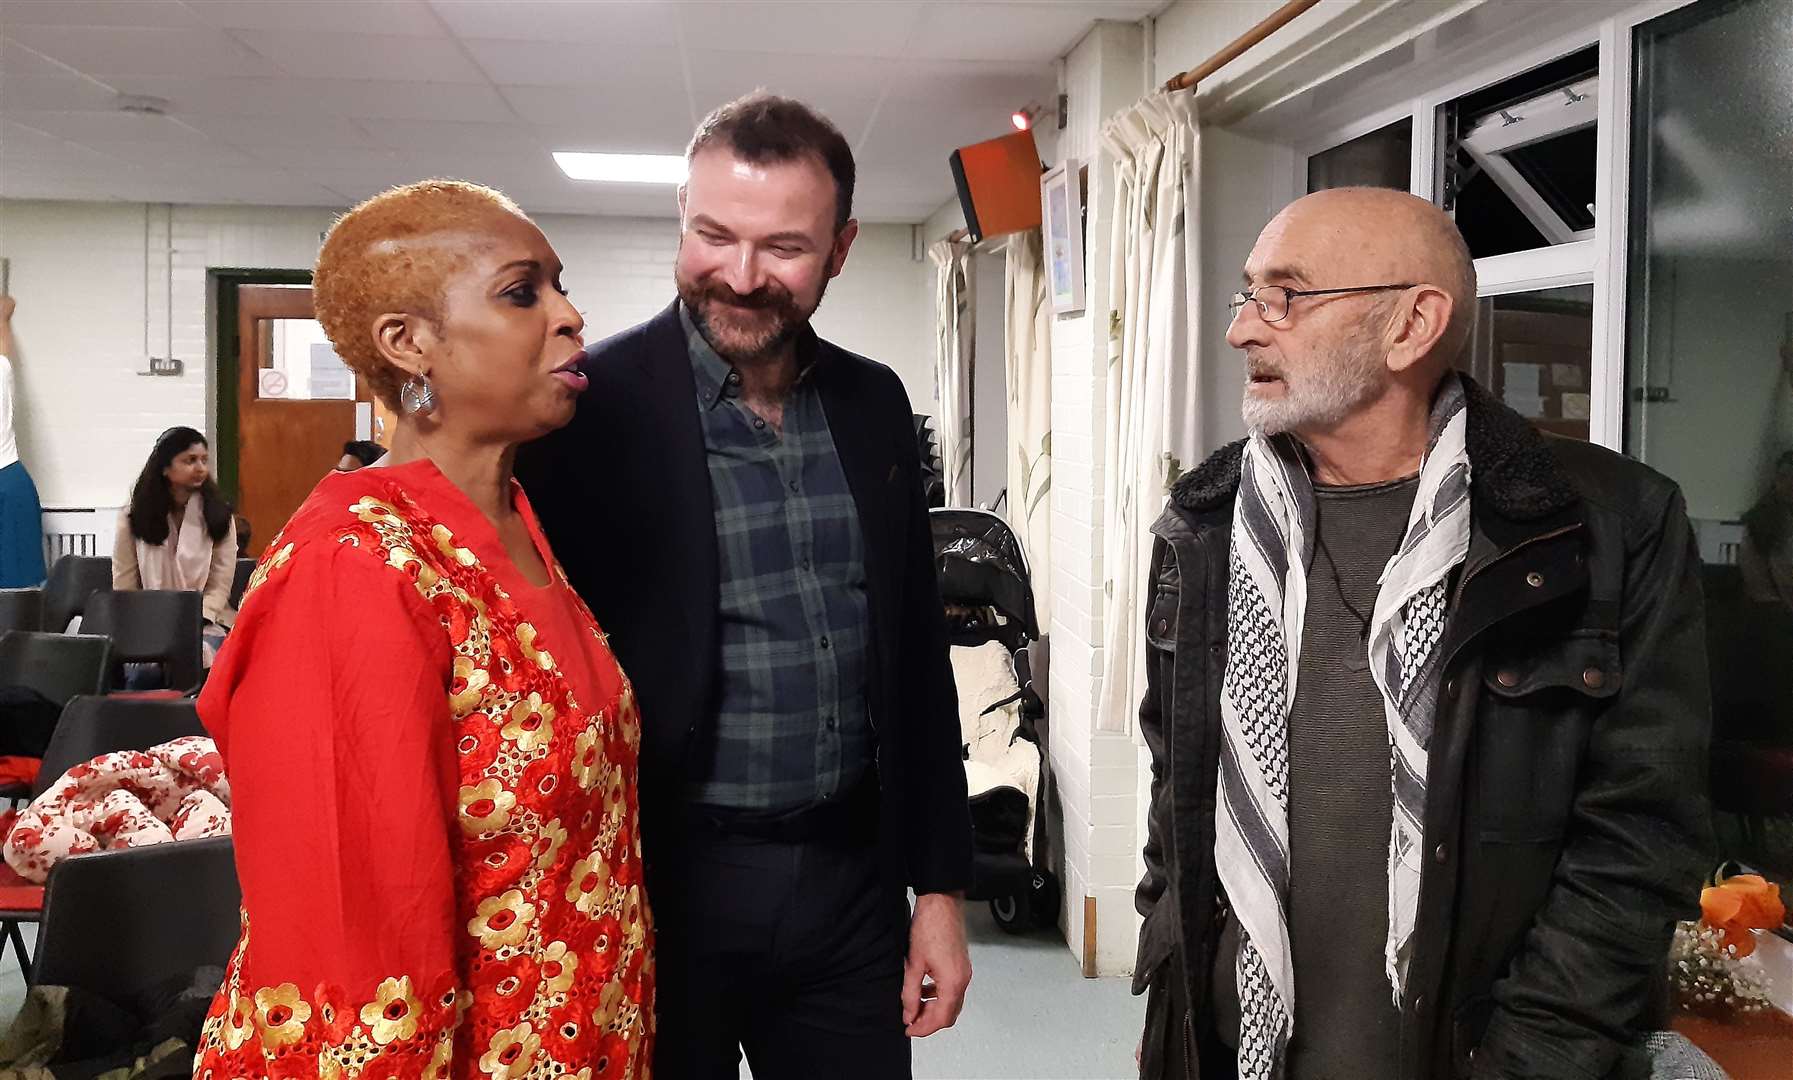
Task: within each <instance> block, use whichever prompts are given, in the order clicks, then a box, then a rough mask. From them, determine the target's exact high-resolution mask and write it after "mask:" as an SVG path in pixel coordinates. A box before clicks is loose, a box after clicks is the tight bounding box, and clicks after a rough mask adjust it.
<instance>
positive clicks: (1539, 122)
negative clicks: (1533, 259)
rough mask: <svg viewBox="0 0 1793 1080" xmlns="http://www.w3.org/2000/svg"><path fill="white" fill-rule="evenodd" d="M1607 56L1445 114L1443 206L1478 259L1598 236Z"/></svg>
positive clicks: (1466, 99)
mask: <svg viewBox="0 0 1793 1080" xmlns="http://www.w3.org/2000/svg"><path fill="white" fill-rule="evenodd" d="M1599 65H1600V56H1599V50H1598V49H1592V48H1590V49H1584V50H1582V51H1581V52H1578V53H1575V54H1574V55H1572V56H1566V57H1564V58H1562V59H1561V60H1556V61H1553V62H1551V63H1549V64H1545V65H1543V66H1542V67H1538V68H1534V69H1532V70H1531V71H1527V72H1525V73H1523V74H1520V75H1516V76H1514V77H1513V78H1511V79H1507V80H1505V81H1503V82H1499V83H1496V84H1494V85H1493V86H1490V87H1487V88H1485V89H1483V90H1478V91H1476V92H1475V93H1473V94H1466V95H1464V96H1463V97H1460V98H1458V99H1456V100H1455V101H1452V102H1450V103H1448V104H1446V105H1444V106H1443V107H1442V108H1441V109H1440V110H1439V140H1440V143H1441V146H1440V151H1441V152H1440V163H1441V165H1440V167H1441V171H1442V175H1441V177H1440V185H1439V191H1440V192H1441V205H1442V206H1443V207H1444V208H1445V209H1446V210H1447V211H1449V212H1450V213H1451V215H1452V216H1453V217H1455V218H1456V220H1457V227H1458V228H1459V229H1461V230H1462V231H1463V238H1464V239H1465V240H1467V241H1468V242H1469V251H1470V254H1472V255H1473V256H1475V257H1476V258H1478V259H1481V258H1486V257H1488V256H1490V255H1506V254H1509V253H1511V252H1515V251H1530V250H1532V249H1534V248H1542V247H1552V246H1555V245H1557V244H1568V243H1573V242H1575V241H1577V240H1586V239H1589V238H1591V237H1592V236H1593V230H1594V144H1595V132H1596V122H1597V119H1598V112H1599V104H1600V69H1599Z"/></svg>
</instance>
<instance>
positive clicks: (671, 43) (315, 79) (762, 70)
mask: <svg viewBox="0 0 1793 1080" xmlns="http://www.w3.org/2000/svg"><path fill="white" fill-rule="evenodd" d="M1163 6H1164V3H1163V0H1079V2H1066V0H1053V2H1031V3H1022V2H992V3H969V2H922V0H830V2H823V0H783V2H761V0H721V2H698V0H0V196H4V197H8V198H43V199H99V200H111V199H118V200H127V201H132V202H178V203H251V204H261V205H282V206H343V205H347V204H350V203H352V202H355V201H357V200H360V199H362V198H365V197H367V196H368V195H371V194H373V193H374V192H376V191H379V190H380V189H382V188H385V187H388V186H390V185H392V184H397V183H403V182H406V181H410V180H416V179H420V178H423V177H426V176H456V177H464V178H467V179H472V180H478V181H480V182H483V183H487V184H491V185H494V186H496V187H499V188H501V189H503V190H504V191H506V192H508V193H509V194H511V195H512V196H513V197H514V198H516V199H517V200H518V201H519V202H520V203H522V204H523V205H524V206H525V207H526V208H527V209H530V210H532V211H535V212H538V213H539V212H564V213H587V214H651V215H662V214H670V213H671V212H672V195H671V193H670V192H669V191H668V190H667V189H665V188H654V187H642V186H638V185H618V184H589V183H577V182H575V181H572V180H568V179H566V178H565V177H564V176H562V175H561V173H560V171H559V169H557V168H556V167H555V165H554V163H553V161H552V160H551V159H550V157H549V152H550V151H551V150H592V151H611V152H636V153H677V152H679V151H681V150H683V149H684V145H685V142H686V140H687V139H688V138H689V137H690V134H691V130H692V128H693V127H694V126H695V124H696V121H697V120H698V119H699V118H701V117H702V116H703V115H704V114H705V113H706V112H708V111H709V110H710V109H711V108H712V107H714V106H716V105H718V104H721V103H722V102H723V101H726V100H728V99H729V98H732V97H734V96H736V95H739V94H742V93H746V92H747V91H750V90H752V89H754V88H756V87H759V86H765V87H768V88H770V89H772V90H775V91H778V92H782V93H786V94H790V95H792V96H795V97H800V98H803V99H804V100H806V101H808V102H810V103H811V104H813V105H815V106H816V107H818V108H820V109H821V110H822V111H823V112H824V113H826V114H828V115H829V116H830V117H831V118H832V119H833V120H834V121H835V123H836V124H838V125H839V126H840V128H841V130H842V131H843V132H845V134H846V136H847V138H848V140H849V141H851V143H852V144H853V148H854V151H855V153H856V154H857V156H858V160H859V193H858V198H857V204H858V205H857V210H858V211H859V216H860V217H861V218H862V219H863V220H867V221H896V222H914V221H920V220H922V219H924V218H926V217H927V216H928V215H929V214H930V213H932V212H933V211H934V210H936V209H938V208H939V206H940V205H941V204H942V203H943V202H945V201H946V200H947V199H949V198H950V197H951V196H952V180H951V175H950V173H949V171H948V168H947V164H946V159H947V155H948V154H949V153H951V151H952V150H953V149H954V148H955V147H958V146H962V145H965V144H967V143H972V142H977V141H980V140H982V139H987V138H991V137H994V136H996V135H1000V134H1003V133H1005V132H1007V131H1009V130H1011V129H1010V128H1009V122H1008V116H1009V113H1010V112H1011V111H1013V110H1014V109H1016V108H1019V107H1021V106H1024V105H1027V104H1030V103H1038V104H1043V105H1048V106H1050V104H1051V103H1052V102H1053V101H1054V100H1055V97H1056V91H1055V74H1054V70H1053V61H1054V60H1055V59H1056V58H1057V57H1058V56H1061V55H1063V54H1064V53H1065V52H1066V51H1067V50H1068V49H1069V48H1070V47H1071V46H1072V45H1073V44H1075V43H1076V41H1077V39H1078V38H1080V37H1081V36H1082V35H1083V34H1084V32H1085V31H1086V30H1087V29H1088V28H1089V26H1090V25H1091V23H1092V22H1094V21H1095V20H1097V19H1138V18H1141V17H1143V16H1145V15H1148V14H1151V13H1153V12H1155V11H1156V10H1158V9H1159V8H1162V7H1163ZM120 94H147V95H152V96H154V97H158V98H162V99H165V100H166V101H167V102H168V103H169V108H168V111H167V114H166V115H165V116H146V115H139V114H132V113H126V112H121V111H120V110H119V109H118V107H117V97H118V95H120Z"/></svg>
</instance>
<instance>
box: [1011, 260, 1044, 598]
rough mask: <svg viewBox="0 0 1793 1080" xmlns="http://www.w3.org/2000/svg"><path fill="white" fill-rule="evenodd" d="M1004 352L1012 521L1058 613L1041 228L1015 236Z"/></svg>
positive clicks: (1038, 591)
mask: <svg viewBox="0 0 1793 1080" xmlns="http://www.w3.org/2000/svg"><path fill="white" fill-rule="evenodd" d="M1003 285H1004V288H1003V293H1004V295H1003V311H1004V314H1005V316H1006V332H1005V333H1004V334H1003V360H1004V370H1005V376H1006V385H1007V388H1008V399H1009V410H1008V411H1009V437H1008V448H1007V451H1008V485H1009V486H1008V500H1007V503H1006V504H1005V506H1004V510H1005V511H1006V512H1007V513H1006V514H1005V516H1006V517H1007V518H1008V523H1009V527H1010V528H1011V529H1013V530H1014V531H1015V535H1016V536H1017V537H1019V538H1020V540H1021V548H1022V550H1024V551H1025V552H1027V564H1028V571H1029V576H1030V577H1031V578H1032V579H1033V602H1034V613H1035V615H1036V616H1038V618H1039V623H1040V629H1041V632H1042V633H1044V632H1045V629H1046V627H1048V626H1050V625H1051V621H1052V574H1051V569H1050V568H1051V560H1050V552H1051V547H1052V532H1051V521H1052V500H1051V499H1050V498H1049V497H1048V496H1049V495H1050V494H1051V491H1052V309H1051V306H1050V305H1049V304H1048V303H1047V302H1046V262H1045V257H1044V254H1043V252H1042V245H1041V240H1040V230H1038V229H1031V230H1029V231H1027V232H1024V233H1018V234H1016V235H1015V236H1014V237H1013V238H1011V239H1010V240H1009V244H1008V266H1007V268H1006V270H1005V272H1004V279H1003Z"/></svg>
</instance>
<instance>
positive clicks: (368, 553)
mask: <svg viewBox="0 0 1793 1080" xmlns="http://www.w3.org/2000/svg"><path fill="white" fill-rule="evenodd" d="M560 270H561V267H560V259H559V257H558V256H556V255H555V253H554V249H553V248H552V247H550V246H549V244H548V241H547V239H546V238H545V237H544V236H543V235H542V233H541V231H540V230H539V229H537V228H536V227H535V225H534V223H532V222H531V221H530V220H529V219H528V218H527V217H525V216H524V215H523V212H522V211H521V210H519V209H517V207H516V205H515V204H514V203H512V202H511V201H510V200H509V199H507V198H505V197H504V196H503V195H500V194H498V193H497V192H495V191H491V190H489V189H487V188H482V187H478V186H475V185H472V184H463V183H458V182H454V181H444V180H432V181H426V182H424V183H420V184H412V185H409V186H407V187H402V188H396V189H393V190H391V191H387V192H385V193H383V194H380V195H377V196H375V197H374V198H372V199H370V200H369V201H367V202H365V203H363V204H361V205H360V206H358V207H356V208H355V209H354V210H351V211H350V212H349V213H348V214H347V215H346V216H345V217H343V218H342V219H341V220H340V221H338V222H337V223H336V225H335V227H334V228H332V229H331V230H330V233H329V235H328V237H327V238H326V239H325V241H324V247H323V250H322V251H321V252H320V253H319V255H318V261H317V270H316V274H315V277H314V284H313V286H312V288H313V296H314V298H315V302H316V305H317V312H318V319H319V321H320V322H322V323H323V325H324V330H325V332H326V333H327V334H328V335H329V337H330V341H331V343H332V344H333V345H334V346H335V347H336V352H337V355H339V356H341V357H342V358H343V361H344V362H345V363H347V364H348V365H349V366H350V367H351V368H353V369H354V370H355V372H356V373H357V374H358V375H359V376H360V377H361V378H362V379H363V380H365V381H366V383H367V385H368V386H369V387H370V388H371V389H372V390H373V391H374V393H376V394H377V395H379V397H380V398H381V399H382V400H383V401H385V402H386V403H387V404H388V405H390V406H393V407H395V408H397V409H398V410H399V417H398V420H397V421H396V424H395V427H394V435H393V445H392V452H391V453H390V454H389V455H388V456H387V457H386V458H385V459H384V460H383V461H381V463H380V467H379V468H373V469H359V470H356V471H354V472H332V473H330V474H329V475H327V476H325V477H324V479H323V480H322V481H321V482H320V483H319V484H318V486H317V489H316V490H315V491H313V492H312V494H311V496H310V498H309V499H307V500H306V502H305V505H304V506H302V507H300V509H299V511H298V513H296V514H294V515H293V518H292V520H291V521H289V522H287V523H286V527H285V528H284V529H282V530H281V532H280V534H279V535H278V536H277V537H275V539H274V540H273V542H272V543H271V544H270V545H269V547H268V550H267V552H266V554H264V555H263V556H262V559H261V564H260V565H259V566H258V567H257V568H256V572H255V575H254V577H253V578H251V580H250V584H249V590H248V592H247V594H246V595H245V597H244V600H243V603H242V618H241V619H239V620H238V622H237V628H236V630H235V632H233V633H232V634H231V638H230V641H229V643H228V644H226V645H225V647H224V651H223V652H222V653H221V654H220V656H219V659H218V665H217V667H216V668H214V669H213V671H212V676H211V678H210V679H209V680H208V681H207V683H206V687H205V691H204V693H203V694H202V695H201V696H200V699H199V714H200V718H201V719H202V720H203V721H204V722H205V726H206V728H207V729H208V730H209V731H210V732H211V733H212V735H213V737H214V738H216V740H217V743H218V748H219V750H220V752H221V753H222V754H223V756H224V767H225V771H226V773H227V775H229V777H230V787H231V797H232V832H233V835H234V837H235V846H236V860H237V874H238V878H239V880H240V882H241V884H242V890H243V936H242V939H241V941H240V943H239V944H238V946H237V949H236V952H235V954H234V955H233V956H232V958H231V960H230V964H229V967H228V969H227V970H226V973H225V978H224V985H223V987H222V988H221V989H220V990H219V993H218V997H217V1000H216V1001H215V1002H214V1003H213V1005H212V1010H211V1014H210V1016H209V1017H207V1019H206V1023H205V1028H204V1030H203V1033H202V1035H201V1040H200V1048H199V1055H198V1060H197V1062H196V1064H195V1069H194V1071H195V1075H196V1076H199V1077H269V1076H273V1075H279V1076H298V1075H306V1076H319V1075H325V1076H329V1075H337V1074H339V1073H340V1072H341V1070H342V1067H343V1066H344V1065H345V1064H352V1065H353V1066H354V1067H355V1068H358V1069H359V1070H360V1075H361V1076H363V1077H372V1076H381V1077H392V1076H397V1077H438V1078H449V1077H456V1078H470V1080H471V1078H480V1080H486V1078H488V1077H496V1078H500V1080H504V1078H517V1077H523V1076H560V1075H565V1076H569V1077H571V1076H584V1077H588V1078H591V1080H599V1078H605V1080H611V1078H620V1080H639V1078H641V1077H645V1076H646V1075H647V1070H648V1063H649V1061H650V1060H651V1046H650V1043H651V1041H652V1033H651V1029H652V1025H653V985H654V984H653V963H652V953H651V950H652V938H651V932H650V930H649V916H648V909H647V906H646V898H645V896H644V895H643V886H642V866H641V847H640V842H639V839H638V836H639V832H638V827H637V821H638V805H639V804H638V801H637V797H636V780H635V778H636V760H637V755H638V754H639V752H640V745H641V723H640V720H639V719H638V717H637V715H636V711H635V703H634V694H633V692H632V691H631V690H630V688H629V684H628V681H627V680H626V679H625V678H624V677H623V673H622V671H621V670H620V669H619V668H618V666H617V663H616V659H615V658H614V657H613V656H612V655H611V652H610V648H609V645H608V644H607V643H606V641H605V639H604V636H603V634H602V633H601V632H600V631H599V630H598V627H597V624H596V623H594V622H593V621H592V617H591V613H590V612H589V611H587V610H586V608H585V605H584V604H583V603H581V602H580V600H579V598H578V596H577V594H575V593H574V592H573V590H572V588H571V586H569V585H568V584H567V580H566V576H565V574H563V573H562V572H561V570H560V567H559V565H558V564H557V563H556V562H555V559H554V556H553V553H552V552H550V551H549V549H548V545H547V541H546V540H544V539H543V537H542V533H541V530H540V528H539V527H538V526H537V524H536V520H535V516H534V515H533V513H532V512H531V511H530V509H529V503H528V501H527V500H526V499H525V498H524V495H523V492H522V490H521V489H520V488H519V487H518V486H517V484H516V482H515V481H514V480H512V479H511V463H512V460H513V458H514V456H515V453H516V448H517V446H518V445H519V444H521V443H523V442H527V441H529V440H532V439H536V438H539V437H541V436H543V435H546V434H547V433H548V432H551V431H553V430H555V429H556V428H559V427H561V426H563V425H565V424H566V423H567V422H568V421H569V420H571V419H572V417H573V409H574V406H575V404H576V402H577V399H578V396H579V393H580V392H581V391H583V390H584V389H585V387H586V378H585V376H584V374H583V373H581V372H580V370H579V363H580V361H581V359H582V358H583V356H584V353H583V349H582V340H581V337H580V334H581V332H582V330H583V329H584V325H585V322H584V320H583V319H582V318H581V317H580V315H579V313H578V312H577V311H576V310H574V308H573V306H572V305H571V304H570V303H568V302H567V299H566V296H565V294H564V293H563V292H562V290H561V288H560ZM618 527H619V528H624V527H627V526H626V524H623V523H619V524H618ZM618 572H619V573H625V572H627V568H623V567H619V568H618Z"/></svg>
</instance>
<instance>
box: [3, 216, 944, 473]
mask: <svg viewBox="0 0 1793 1080" xmlns="http://www.w3.org/2000/svg"><path fill="white" fill-rule="evenodd" d="M334 216H335V214H334V212H332V211H329V210H317V209H286V208H265V207H216V206H212V207H208V206H174V207H169V206H165V205H151V206H145V205H142V204H121V203H84V202H21V201H11V200H0V256H5V257H7V258H9V259H10V260H11V261H12V282H11V287H12V292H13V295H14V296H15V297H17V299H18V302H19V309H18V313H17V315H16V316H15V320H14V322H15V328H16V330H17V337H18V340H19V352H20V356H19V364H18V369H19V392H18V408H17V415H16V418H17V422H18V426H19V431H20V436H21V438H20V452H21V454H22V456H23V457H24V459H25V460H26V462H27V463H28V466H29V468H30V469H31V472H32V475H33V477H34V478H35V479H36V481H37V485H38V489H39V491H40V492H41V493H42V495H43V499H44V503H45V505H48V506H95V505H98V506H113V505H117V504H118V503H120V502H122V501H123V500H124V498H125V494H126V489H127V488H128V487H129V484H130V482H131V480H132V479H133V478H134V477H135V475H136V472H137V470H138V469H139V468H141V466H142V463H143V459H144V457H145V456H146V455H147V454H148V452H149V446H150V444H151V443H152V442H153V441H154V439H155V436H156V435H157V434H158V433H160V432H161V431H162V430H163V429H165V428H167V427H169V426H171V425H174V424H189V425H192V426H194V427H197V428H200V429H201V430H204V431H210V430H212V429H213V420H214V417H212V416H211V413H212V410H213V402H214V401H215V393H214V392H213V388H212V379H213V373H212V357H213V356H214V355H215V353H214V348H213V343H212V342H211V341H210V340H209V338H210V315H209V314H208V312H209V308H210V301H209V298H208V297H207V295H206V271H207V270H208V269H210V268H227V267H237V268H244V267H248V268H280V269H306V268H309V267H310V266H311V264H312V261H313V259H314V258H315V257H316V255H317V248H318V243H319V238H320V234H321V233H322V232H323V231H324V230H325V229H327V228H328V227H329V225H330V222H331V220H332V219H333V218H334ZM540 224H541V225H542V228H543V231H544V232H546V233H547V235H548V239H549V240H550V241H551V242H552V243H553V244H554V245H555V248H556V249H557V250H558V251H559V253H560V256H561V258H562V260H564V262H565V263H566V267H567V270H566V276H565V281H566V285H567V287H568V289H569V290H570V291H571V293H572V295H573V299H574V302H575V303H576V304H578V305H579V307H580V309H581V310H582V311H584V312H585V315H586V320H587V327H586V337H587V339H588V340H593V341H595V340H598V339H599V338H602V337H604V336H606V335H608V334H610V333H614V332H615V331H617V330H621V329H623V328H625V327H628V326H631V325H633V324H635V323H637V322H640V321H642V320H644V319H647V318H649V317H651V316H652V315H654V314H655V313H656V312H658V311H659V310H660V309H661V308H662V307H664V306H665V305H666V304H667V303H668V302H669V301H670V300H671V299H672V296H673V289H672V260H673V255H674V252H675V250H676V247H677V243H678V228H677V225H676V223H675V222H674V221H672V220H671V219H670V218H668V219H650V218H599V217H576V216H562V215H547V216H543V217H542V218H541V219H540ZM931 312H932V291H931V287H930V286H929V284H928V280H927V278H926V276H925V275H924V274H923V272H922V270H921V268H920V267H919V266H918V265H917V264H916V263H915V262H914V260H913V258H912V256H911V253H910V230H909V227H908V226H903V225H870V226H866V227H865V228H863V229H862V230H861V232H860V237H859V240H858V242H857V243H856V244H855V245H854V248H853V251H852V254H851V256H850V258H849V259H848V263H847V269H846V271H845V273H843V274H842V276H841V277H840V278H838V279H837V280H836V281H835V282H834V283H833V285H832V286H831V287H830V289H829V291H828V295H827V298H826V299H825V301H824V302H823V305H822V308H821V310H820V311H819V312H817V315H816V320H815V323H816V328H817V330H818V332H820V333H821V334H822V335H823V336H825V337H827V338H829V339H830V340H832V341H835V342H837V343H839V344H840V345H842V346H843V347H845V348H848V349H852V350H853V351H855V352H860V353H864V354H866V355H868V356H871V357H872V358H874V359H876V360H879V361H881V362H883V363H886V364H889V365H890V366H891V367H892V368H894V369H895V370H896V371H897V373H898V374H899V375H900V376H901V377H902V379H903V382H904V385H905V386H906V387H907V388H908V390H909V394H910V396H911V398H913V399H914V400H916V401H917V402H920V403H923V404H919V405H918V406H917V408H918V410H919V411H923V412H925V411H927V409H926V407H925V403H926V402H928V401H930V400H931V398H932V396H933V389H932V387H933V375H932V352H931V345H930V340H931V330H930V327H931V324H932V314H931ZM171 325H172V329H173V332H172V338H171V335H170V330H169V328H170V326H171ZM146 330H147V340H148V345H147V350H148V351H147V354H146V351H145V348H146V347H145V337H146ZM171 344H172V354H173V355H174V356H177V357H179V358H180V359H182V360H183V361H184V362H185V363H186V371H185V373H184V374H183V375H181V376H179V377H172V378H168V377H148V376H139V375H136V374H134V373H135V372H137V371H141V370H145V369H146V368H147V366H148V361H147V355H156V356H165V355H168V354H169V352H170V345H171Z"/></svg>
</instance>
